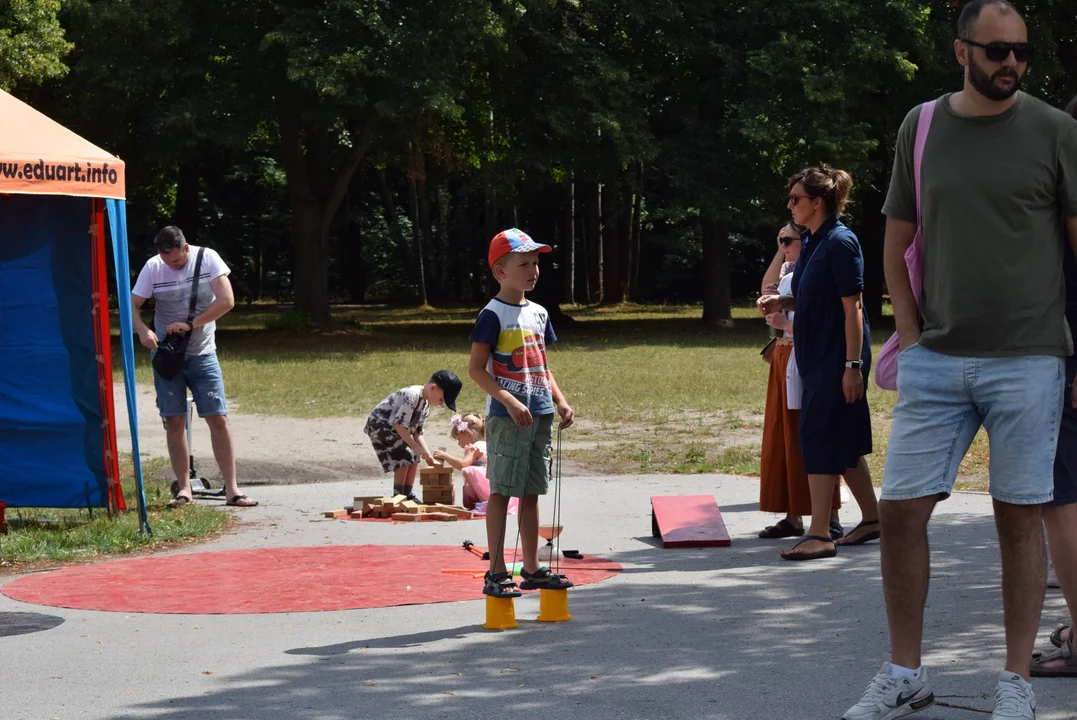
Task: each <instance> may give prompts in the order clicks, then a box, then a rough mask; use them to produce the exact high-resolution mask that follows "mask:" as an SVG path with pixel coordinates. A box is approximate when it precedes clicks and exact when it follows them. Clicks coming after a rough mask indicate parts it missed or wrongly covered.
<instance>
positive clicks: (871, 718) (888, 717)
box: [841, 663, 1020, 720]
mask: <svg viewBox="0 0 1077 720" xmlns="http://www.w3.org/2000/svg"><path fill="white" fill-rule="evenodd" d="M923 677H924V679H923V680H910V679H909V678H899V677H890V663H883V667H882V670H880V671H879V674H878V675H876V676H875V679H873V680H872V681H871V684H870V685H868V689H867V690H866V691H864V697H862V698H860V702H858V703H857V704H856V705H853V706H852V707H851V708H849V709H848V710H846V711H845V714H844V715H842V716H841V720H894V719H895V718H900V717H905V716H906V715H912V714H913V713H915V712H920V711H921V710H923V709H924V708H927V707H930V706H931V705H932V704H933V703H934V702H935V693H933V692H932V691H931V686H930V685H928V682H927V670H926V669H925V670H924V674H923ZM1002 717H1005V716H1002ZM1014 717H1020V716H1018V715H1015V716H1014Z"/></svg>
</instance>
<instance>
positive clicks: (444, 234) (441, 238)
mask: <svg viewBox="0 0 1077 720" xmlns="http://www.w3.org/2000/svg"><path fill="white" fill-rule="evenodd" d="M452 197H453V196H452V193H451V192H450V191H449V183H448V181H446V182H445V183H444V184H443V185H442V186H441V187H440V188H438V194H437V198H438V203H437V205H438V242H437V253H438V265H439V266H440V267H441V275H439V277H440V278H441V284H440V291H439V292H440V295H441V299H442V300H459V299H460V295H459V293H457V292H456V283H454V282H450V281H451V280H452V279H453V278H454V277H456V276H457V275H459V274H460V261H459V258H460V256H461V255H462V254H463V253H462V252H460V253H457V254H456V256H455V257H456V258H457V259H456V261H455V262H454V260H453V257H454V256H453V253H451V252H450V251H449V250H450V247H451V245H450V242H451V241H450V238H449V215H450V214H451V212H452ZM461 250H463V248H461Z"/></svg>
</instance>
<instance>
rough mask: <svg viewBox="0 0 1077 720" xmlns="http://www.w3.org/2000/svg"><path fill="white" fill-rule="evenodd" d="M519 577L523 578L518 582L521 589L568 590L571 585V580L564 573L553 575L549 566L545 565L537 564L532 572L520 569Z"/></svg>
mask: <svg viewBox="0 0 1077 720" xmlns="http://www.w3.org/2000/svg"><path fill="white" fill-rule="evenodd" d="M520 577H522V578H523V582H521V583H520V589H521V590H568V589H569V588H570V587H572V581H571V580H569V579H568V578H567V577H565V576H564V575H554V574H553V573H551V572H550V568H548V567H545V566H539V569H538V570H536V571H535V572H533V573H529V572H527V571H526V570H521V571H520Z"/></svg>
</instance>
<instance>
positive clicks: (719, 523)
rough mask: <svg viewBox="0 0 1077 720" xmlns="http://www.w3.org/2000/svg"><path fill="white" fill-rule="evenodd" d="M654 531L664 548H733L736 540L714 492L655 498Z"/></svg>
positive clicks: (652, 523)
mask: <svg viewBox="0 0 1077 720" xmlns="http://www.w3.org/2000/svg"><path fill="white" fill-rule="evenodd" d="M651 534H652V535H653V536H654V537H656V538H657V537H661V538H662V547H667V548H698V547H729V546H730V545H731V544H732V543H731V540H730V539H729V532H728V531H727V530H726V527H725V521H723V520H722V511H721V510H719V509H718V503H717V502H715V500H714V496H713V495H666V496H662V495H656V496H654V497H652V498H651Z"/></svg>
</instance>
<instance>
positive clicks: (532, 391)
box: [469, 298, 557, 417]
mask: <svg viewBox="0 0 1077 720" xmlns="http://www.w3.org/2000/svg"><path fill="white" fill-rule="evenodd" d="M469 339H470V340H471V342H473V343H483V344H485V345H489V346H490V360H489V361H488V362H487V364H486V369H487V370H488V371H489V373H490V374H491V375H492V376H493V377H494V379H495V380H497V384H498V385H500V386H501V387H502V388H504V389H505V390H507V391H508V392H509V393H510V394H511V395H512V396H513V397H514V398H516V399H517V400H519V401H520V402H521V403H523V404H524V405H525V406H526V407H527V409H528V410H529V411H530V412H531V415H533V416H535V417H538V416H540V415H551V414H553V413H554V411H555V409H556V408H555V406H554V402H553V391H552V390H551V381H550V378H551V375H550V368H549V365H548V364H547V361H546V346H547V345H551V344H553V343H555V342H557V335H556V334H555V333H554V331H553V325H551V324H550V315H549V313H548V312H546V308H544V307H542V306H541V305H539V304H537V303H533V302H530V301H524V304H523V305H513V304H511V303H507V302H505V301H504V300H499V299H498V298H494V299H493V300H491V301H490V302H489V303H487V305H486V307H484V308H483V309H482V310H481V311H480V312H479V317H478V318H477V319H476V320H475V327H474V329H473V330H472V331H471V336H470V338H469ZM486 414H487V416H489V417H511V416H510V415H509V411H508V409H507V408H506V407H505V406H504V405H503V404H501V403H500V402H498V401H497V400H494V399H493V398H487V401H486Z"/></svg>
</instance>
